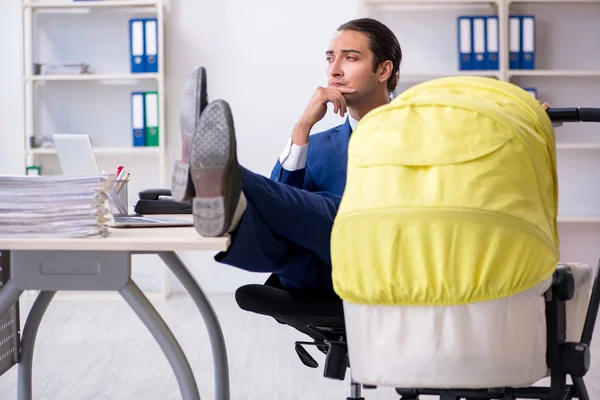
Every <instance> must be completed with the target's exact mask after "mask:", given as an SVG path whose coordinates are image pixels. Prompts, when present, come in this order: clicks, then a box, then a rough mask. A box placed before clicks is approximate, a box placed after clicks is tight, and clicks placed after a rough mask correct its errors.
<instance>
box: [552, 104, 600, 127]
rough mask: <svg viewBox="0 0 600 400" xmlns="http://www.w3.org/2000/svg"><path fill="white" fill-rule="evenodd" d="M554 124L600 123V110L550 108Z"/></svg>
mask: <svg viewBox="0 0 600 400" xmlns="http://www.w3.org/2000/svg"><path fill="white" fill-rule="evenodd" d="M547 112H548V116H549V117H550V120H551V121H552V122H557V123H560V122H600V108H550V109H549V110H548V111H547Z"/></svg>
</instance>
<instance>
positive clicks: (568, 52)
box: [0, 0, 600, 291]
mask: <svg viewBox="0 0 600 400" xmlns="http://www.w3.org/2000/svg"><path fill="white" fill-rule="evenodd" d="M2 3H3V5H2V7H1V12H0V38H2V39H3V40H0V54H2V58H3V59H2V62H1V63H0V140H1V143H2V144H1V145H0V173H17V172H20V166H21V165H22V157H23V151H22V141H21V140H22V139H21V136H22V121H21V117H20V115H21V106H22V101H21V93H20V83H19V79H20V59H21V57H20V48H19V41H18V38H19V27H20V18H19V17H20V7H19V0H2ZM489 12H491V10H490V9H489V8H487V7H480V6H477V7H468V6H452V7H435V8H428V9H426V10H419V9H415V8H413V9H410V8H409V9H406V8H405V9H402V10H398V9H385V10H378V11H377V10H376V11H372V12H370V15H372V16H374V17H376V18H379V19H381V20H382V21H383V22H384V23H387V24H388V25H389V26H390V27H391V28H392V29H393V30H394V31H395V32H396V34H397V36H398V37H399V40H400V44H401V46H402V50H403V53H404V62H403V64H404V66H403V68H401V70H402V71H403V74H404V76H405V75H406V74H409V73H415V72H442V73H446V72H449V73H451V72H453V71H455V70H456V66H457V62H456V54H455V52H454V50H453V47H454V45H455V38H454V35H455V29H454V28H455V23H456V15H459V14H473V13H476V14H481V13H489ZM511 12H521V13H525V12H527V13H534V14H535V15H536V16H537V18H538V20H537V21H538V22H537V24H538V28H537V31H538V38H537V42H536V43H537V44H536V45H537V55H536V57H537V61H538V67H539V68H542V69H567V70H592V69H598V65H600V56H599V54H600V53H598V52H593V51H592V52H589V51H588V50H585V49H586V47H582V49H583V50H581V49H580V51H581V52H582V53H577V51H576V47H573V46H572V43H573V42H572V39H573V38H575V39H576V40H575V42H578V40H579V41H582V40H583V41H584V43H587V44H588V45H589V46H591V43H588V42H585V40H586V38H589V37H593V36H594V35H590V34H589V32H596V33H598V25H597V24H595V21H597V20H598V16H599V15H600V7H598V5H592V4H583V3H577V4H573V5H563V4H553V5H547V4H535V5H527V6H519V7H513V8H511ZM100 15H104V17H100ZM106 15H107V14H106V13H100V12H98V13H97V14H93V15H92V16H90V15H87V16H86V15H73V16H72V17H73V21H74V20H75V18H82V19H83V18H87V20H85V21H86V22H85V23H82V22H81V20H80V21H79V22H78V24H79V25H78V26H79V30H78V31H73V30H72V31H69V30H68V28H65V29H64V30H61V29H57V28H56V24H55V25H53V26H51V28H50V29H49V30H48V32H47V35H48V36H49V37H50V39H52V38H53V37H54V36H53V35H56V36H57V37H58V36H60V37H63V38H64V37H67V38H68V40H69V41H70V42H71V44H73V45H72V46H69V47H68V49H67V50H63V51H66V53H65V54H67V55H68V56H69V57H73V58H76V57H77V54H71V53H72V52H73V53H75V51H74V49H83V50H82V51H83V53H84V54H88V53H86V51H85V47H86V45H87V44H89V42H90V41H92V40H91V39H88V37H90V35H92V34H93V33H94V32H96V33H95V34H96V35H99V36H100V38H102V39H103V42H102V48H103V49H104V50H105V51H107V50H108V52H109V53H110V49H111V47H110V46H116V48H115V50H114V51H113V53H118V54H116V55H114V54H113V57H115V58H117V59H120V58H122V57H121V55H122V54H123V52H124V46H123V45H122V43H121V42H118V37H119V36H118V34H117V33H115V32H112V31H107V30H106V29H104V30H101V31H97V29H101V28H100V26H101V22H100V20H99V18H107V17H106ZM357 16H358V1H357V0H328V1H318V0H305V1H303V2H284V1H279V0H278V1H275V0H255V1H250V2H249V1H245V0H220V1H215V0H179V1H177V0H171V6H170V11H169V13H168V14H167V26H166V57H167V63H166V69H167V119H168V121H167V128H168V129H167V131H168V132H167V135H168V147H169V150H168V153H169V165H170V166H172V165H173V162H174V161H175V160H176V159H178V158H179V156H180V138H179V129H178V109H179V99H180V95H181V90H180V88H181V87H182V85H183V82H184V81H185V79H186V78H187V76H188V74H189V73H190V71H191V70H192V69H193V68H194V67H195V66H196V65H203V66H205V67H206V68H207V70H208V79H209V95H210V98H211V99H216V98H223V99H226V100H227V101H228V102H229V103H230V104H231V107H232V109H233V113H234V118H235V125H236V128H237V132H238V135H237V137H238V142H239V146H238V148H239V159H240V161H241V163H242V164H243V165H245V166H246V167H248V168H250V169H252V170H254V171H256V172H258V173H260V174H264V175H268V174H269V172H270V170H271V168H272V166H273V163H274V162H275V160H276V158H277V157H278V155H279V153H280V151H281V148H282V145H283V144H284V142H285V140H286V139H287V137H288V136H289V134H290V133H291V130H292V128H293V125H294V123H295V121H296V119H297V118H298V116H299V115H300V113H301V112H302V111H303V110H304V108H305V106H306V104H307V102H308V100H309V99H310V97H311V95H312V93H313V91H314V89H315V87H316V86H317V85H322V84H325V83H326V79H325V62H324V50H325V49H326V46H327V44H328V42H329V40H330V38H331V36H332V35H333V34H334V32H335V29H336V28H337V26H339V24H341V23H342V22H345V21H347V20H350V19H352V18H355V17H357ZM60 18H63V19H62V20H61V21H65V22H64V25H68V23H67V22H69V21H71V22H73V21H72V20H70V19H69V18H70V17H60ZM92 18H96V19H92ZM124 20H125V16H123V15H122V14H120V15H119V16H118V18H116V21H117V22H115V29H116V30H119V29H120V30H121V31H120V33H119V34H120V35H123V36H126V32H125V31H123V29H124V28H123V27H124V25H123V23H122V21H124ZM103 21H104V20H103ZM118 21H121V22H118ZM565 21H568V22H565ZM573 21H577V24H575V23H574V22H573ZM576 25H577V26H576ZM89 27H92V28H89ZM59 28H60V27H59ZM575 28H577V29H575ZM71 29H73V28H71ZM444 32H448V34H444ZM66 33H68V35H66ZM586 35H587V36H586ZM596 36H598V35H596ZM6 38H9V39H8V40H6ZM78 40H79V41H84V43H79V42H77V41H78ZM115 40H117V42H115ZM115 43H116V44H115ZM117 45H118V46H117ZM589 46H588V47H589ZM115 62H116V61H115ZM104 67H105V68H107V66H106V65H105V66H104ZM108 67H110V66H108ZM124 68H125V69H126V68H127V65H126V63H125V64H119V66H118V67H117V66H115V70H117V69H118V70H122V69H124ZM108 69H111V68H108ZM402 76H403V75H402V74H401V82H400V87H401V88H406V87H408V86H410V85H411V84H414V83H415V82H409V81H407V82H405V81H404V80H403V79H402ZM513 82H515V83H516V84H518V85H523V86H535V87H537V88H538V90H539V95H540V97H541V98H542V99H544V100H548V101H550V103H551V104H552V105H553V106H555V107H573V106H579V107H594V106H595V107H598V106H600V103H599V101H600V97H599V96H600V90H599V88H600V86H599V84H598V81H597V77H551V76H538V77H531V76H528V77H519V78H515V79H513ZM90 85H95V83H93V84H92V83H90V84H89V85H87V86H86V87H87V89H90ZM48 87H49V86H48ZM83 87H84V85H78V84H77V85H75V84H64V85H63V83H56V84H53V88H54V89H53V90H57V91H63V92H62V93H58V94H57V93H55V92H50V91H48V93H52V94H51V95H50V96H55V95H56V99H59V100H61V99H62V98H63V97H61V96H63V95H64V96H73V95H72V94H71V93H70V92H69V91H71V90H73V91H75V90H84V89H83ZM95 88H96V89H97V90H98V93H101V98H102V99H105V100H106V101H107V102H110V103H112V104H111V105H110V106H111V108H108V109H105V110H99V112H98V115H97V116H96V117H98V116H100V118H102V117H103V116H105V115H106V114H109V115H108V116H107V117H111V118H113V117H114V119H113V121H112V123H114V124H117V123H116V122H115V121H119V120H121V121H122V119H119V118H122V115H121V116H118V117H117V116H112V114H113V113H114V112H117V111H119V109H120V108H123V110H120V111H121V112H124V113H126V114H127V112H128V110H127V107H126V106H123V107H121V106H119V105H115V103H113V99H116V98H117V97H118V98H120V99H121V100H119V101H122V98H121V97H119V96H121V95H122V94H119V93H120V90H121V89H120V88H118V87H115V86H107V85H98V86H97V87H95ZM44 89H45V87H44ZM44 89H40V91H41V92H43V91H44ZM87 89H85V90H87ZM75 96H76V95H75ZM66 98H68V99H69V100H70V101H71V103H69V104H71V105H72V106H73V107H78V106H81V105H80V104H77V102H73V101H72V98H70V97H66ZM109 99H110V100H109ZM97 104H99V103H98V102H96V103H92V105H91V106H92V107H94V106H96V105H97ZM123 104H125V103H123ZM85 111H86V112H88V111H89V110H85ZM78 112H79V109H76V108H74V109H73V113H74V114H77V113H78ZM103 113H104V114H103ZM50 114H51V113H50ZM86 115H89V114H86ZM80 119H81V118H80ZM340 122H341V120H340V118H339V117H337V116H335V115H332V114H329V115H328V117H326V119H325V120H323V121H322V122H321V123H320V124H318V125H317V126H316V127H315V130H321V129H326V128H328V127H331V126H333V125H335V124H338V123H340ZM98 130H99V131H102V130H103V129H98ZM556 135H557V141H558V142H562V143H564V142H593V143H598V142H599V141H600V139H599V138H600V135H598V130H597V128H596V126H593V125H590V124H580V125H577V126H568V127H564V128H561V129H559V130H557V132H556ZM597 151H598V150H597V149H594V148H593V147H590V148H589V150H565V149H562V150H561V149H559V151H558V159H559V197H560V201H559V210H560V212H561V214H564V215H580V216H581V215H584V216H595V217H597V216H600V206H599V204H600V203H599V199H600V195H599V194H598V193H599V192H598V190H597V189H596V187H597V186H598V185H596V179H595V177H596V175H595V174H594V173H593V170H595V169H597V168H596V167H597V166H598V165H600V161H599V160H600V158H599V157H598V153H597ZM110 162H111V165H114V160H111V161H110ZM136 176H137V175H136ZM144 182H148V183H147V185H148V186H151V185H152V183H150V181H145V180H144V179H143V178H139V180H137V181H136V183H137V184H138V185H139V186H142V187H144ZM136 191H137V188H136V190H132V191H131V192H130V193H133V194H135V193H136ZM130 196H131V194H130ZM594 221H596V222H594ZM560 235H561V252H562V260H563V261H584V262H588V263H591V264H595V263H596V260H597V258H598V256H600V250H599V249H598V246H597V243H598V241H599V240H600V223H597V220H596V219H592V222H588V223H578V222H562V223H560ZM181 256H182V258H183V259H184V260H185V261H187V262H188V265H191V267H192V269H193V271H194V273H195V274H196V275H197V276H198V278H199V280H200V282H201V283H202V285H203V286H204V287H205V289H207V290H208V291H233V290H235V288H237V287H239V286H240V285H242V284H244V283H246V282H261V281H263V280H264V279H265V277H266V276H265V275H258V274H251V273H246V272H243V271H240V270H237V269H234V268H231V267H229V266H225V265H220V264H217V263H215V262H214V261H213V259H212V257H213V254H210V253H207V252H194V253H191V252H188V253H183V254H182V255H181ZM134 261H135V264H134V272H135V277H136V279H137V280H138V281H139V282H140V283H141V286H142V287H143V288H145V289H147V290H153V289H160V285H161V278H162V274H161V273H160V272H161V271H162V270H163V266H162V265H161V263H160V261H158V259H157V258H156V257H154V256H136V257H135V260H134ZM175 289H179V286H177V285H175Z"/></svg>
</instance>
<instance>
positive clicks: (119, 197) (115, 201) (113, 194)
mask: <svg viewBox="0 0 600 400" xmlns="http://www.w3.org/2000/svg"><path fill="white" fill-rule="evenodd" d="M128 183H129V181H126V180H124V179H115V180H113V181H112V184H111V188H110V190H109V192H108V202H109V203H110V211H111V212H112V214H113V215H115V216H123V215H129V199H128V197H127V192H128V188H129V187H128Z"/></svg>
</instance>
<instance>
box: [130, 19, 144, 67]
mask: <svg viewBox="0 0 600 400" xmlns="http://www.w3.org/2000/svg"><path fill="white" fill-rule="evenodd" d="M144 47H145V40H144V20H142V19H131V20H129V55H130V58H131V73H132V74H138V73H143V72H146V68H145V66H144V64H145V52H144Z"/></svg>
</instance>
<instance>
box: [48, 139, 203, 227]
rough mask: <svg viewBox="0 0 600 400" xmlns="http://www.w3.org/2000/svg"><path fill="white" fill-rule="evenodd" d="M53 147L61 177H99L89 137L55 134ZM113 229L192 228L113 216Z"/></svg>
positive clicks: (154, 219) (174, 222)
mask: <svg viewBox="0 0 600 400" xmlns="http://www.w3.org/2000/svg"><path fill="white" fill-rule="evenodd" d="M53 139H54V147H55V148H56V153H57V154H58V161H59V163H60V168H61V169H62V173H63V175H70V176H72V175H99V174H100V170H99V169H98V163H97V162H96V156H95V154H94V150H93V149H92V142H91V141H90V137H89V135H85V134H75V133H73V134H70V133H57V134H54V135H53ZM113 219H114V223H112V222H111V223H110V224H109V225H110V226H112V227H114V228H142V227H147V228H150V227H178V226H193V225H194V223H193V221H189V220H185V219H182V218H171V217H145V216H143V215H139V214H132V215H123V216H113Z"/></svg>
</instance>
